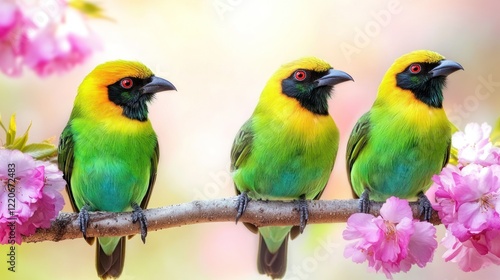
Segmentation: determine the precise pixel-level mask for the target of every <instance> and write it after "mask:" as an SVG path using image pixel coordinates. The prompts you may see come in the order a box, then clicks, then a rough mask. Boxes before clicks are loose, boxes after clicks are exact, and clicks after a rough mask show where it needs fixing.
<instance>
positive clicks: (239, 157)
mask: <svg viewBox="0 0 500 280" xmlns="http://www.w3.org/2000/svg"><path fill="white" fill-rule="evenodd" d="M253 136H254V133H253V129H252V119H249V120H248V121H246V122H245V123H244V124H243V126H242V127H241V128H240V131H238V134H236V137H235V138H234V142H233V147H232V148H231V167H230V169H231V172H232V171H235V170H237V169H238V168H239V167H240V166H241V165H242V164H243V163H244V162H245V161H246V160H247V159H248V156H249V155H250V153H251V151H252V143H253ZM234 189H235V190H236V193H237V194H238V195H239V194H240V193H241V192H240V190H239V189H238V186H237V185H236V183H235V184H234ZM243 224H244V225H245V227H246V228H247V229H249V230H250V231H251V232H253V233H257V232H258V228H257V227H256V226H254V225H253V224H250V223H243Z"/></svg>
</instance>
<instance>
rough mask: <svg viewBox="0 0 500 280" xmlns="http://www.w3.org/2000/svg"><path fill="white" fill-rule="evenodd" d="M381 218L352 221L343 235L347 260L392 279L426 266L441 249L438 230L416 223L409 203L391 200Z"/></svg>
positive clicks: (360, 215) (364, 216)
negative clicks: (351, 241)
mask: <svg viewBox="0 0 500 280" xmlns="http://www.w3.org/2000/svg"><path fill="white" fill-rule="evenodd" d="M380 215H381V216H379V217H374V216H373V215H370V214H364V213H357V214H354V215H352V216H351V217H349V219H348V221H347V228H346V229H345V230H344V232H343V237H344V239H346V240H356V241H355V242H353V243H350V244H348V245H347V246H346V248H345V250H344V257H346V258H352V260H353V261H354V262H356V263H362V262H364V261H368V266H369V267H371V268H373V269H374V270H375V271H382V272H383V273H385V275H386V277H387V278H391V279H392V273H397V272H400V271H404V272H406V271H408V270H409V269H410V268H411V266H412V265H413V264H417V265H418V266H420V267H423V266H425V264H426V263H427V262H429V261H430V260H432V256H433V253H434V250H435V249H436V247H437V241H436V236H435V233H436V229H435V228H434V226H432V225H431V224H430V223H428V222H420V221H418V220H414V219H413V216H412V215H413V213H412V211H411V208H410V206H409V204H408V202H407V201H406V200H403V199H399V198H396V197H390V198H389V199H387V201H386V203H384V205H383V206H382V208H381V209H380Z"/></svg>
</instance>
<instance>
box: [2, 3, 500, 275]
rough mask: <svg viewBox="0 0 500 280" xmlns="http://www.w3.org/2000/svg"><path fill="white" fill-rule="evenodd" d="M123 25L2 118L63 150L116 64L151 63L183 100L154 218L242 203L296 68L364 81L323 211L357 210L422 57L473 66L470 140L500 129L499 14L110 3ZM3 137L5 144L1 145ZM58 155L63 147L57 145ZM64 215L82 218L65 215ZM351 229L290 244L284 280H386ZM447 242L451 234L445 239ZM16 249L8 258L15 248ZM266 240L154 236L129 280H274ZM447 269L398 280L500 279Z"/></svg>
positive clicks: (9, 91)
mask: <svg viewBox="0 0 500 280" xmlns="http://www.w3.org/2000/svg"><path fill="white" fill-rule="evenodd" d="M100 2H101V3H100V4H101V5H102V7H103V8H104V10H105V14H106V15H107V16H109V17H110V18H112V19H113V20H114V21H107V20H97V19H93V20H91V21H90V25H91V27H92V28H93V30H94V31H95V32H96V33H97V35H98V36H99V37H100V38H101V41H102V49H101V51H98V52H96V54H95V55H93V56H92V57H91V59H89V60H87V61H86V63H84V64H83V65H80V66H78V67H76V68H75V69H73V70H72V71H70V72H68V73H66V74H61V75H54V76H50V77H48V78H40V77H38V76H36V75H35V74H34V73H33V72H31V71H29V70H26V71H25V72H24V74H23V75H22V76H21V77H19V78H9V77H6V76H4V75H0V113H1V114H2V117H3V118H4V119H5V118H7V117H8V116H10V115H11V114H12V113H17V119H18V128H19V130H23V129H25V128H26V127H27V126H28V125H29V123H30V121H32V122H33V127H32V129H31V139H30V141H41V140H43V139H45V138H48V137H52V136H54V137H56V138H57V137H58V136H59V134H60V133H61V131H62V129H63V128H64V125H65V124H66V122H67V120H68V117H69V114H70V111H71V108H72V105H73V100H74V97H75V94H76V89H77V87H78V85H79V84H80V82H81V81H82V79H83V77H84V76H85V75H86V74H87V73H88V72H89V71H91V70H92V69H93V68H94V67H95V66H96V65H97V64H99V63H102V62H104V61H107V60H113V59H131V60H139V61H141V62H143V63H145V64H146V65H148V66H149V67H150V68H151V69H152V70H153V72H154V73H155V74H156V75H157V76H160V77H163V78H166V79H168V80H169V81H171V82H172V83H173V84H175V86H176V87H177V89H178V92H165V93H159V94H158V95H157V98H156V99H155V100H154V102H153V103H152V104H151V106H150V119H151V120H152V122H153V126H154V128H155V130H156V132H157V133H158V135H159V141H160V147H161V159H160V164H159V169H158V180H157V183H156V186H155V190H154V192H153V196H152V198H151V200H150V207H160V206H164V205H171V204H178V203H182V202H187V201H192V200H195V199H213V198H219V197H229V196H233V195H234V189H233V185H232V181H231V179H230V176H229V173H228V170H229V167H228V166H229V151H230V148H231V144H232V141H233V138H234V135H235V134H236V132H237V131H238V129H239V127H240V126H241V125H242V124H243V122H244V121H245V120H246V119H247V118H248V117H249V116H250V114H251V113H252V111H253V109H254V107H255V105H256V103H257V100H258V98H259V95H260V92H261V90H262V88H263V86H264V85H265V83H266V81H267V79H268V78H269V77H270V76H271V75H272V73H273V72H274V71H275V70H276V69H277V68H278V67H279V66H280V65H281V64H283V63H286V62H288V61H291V60H294V59H296V58H299V57H302V56H307V55H314V56H318V57H320V58H323V59H324V60H326V61H328V62H330V63H331V64H332V65H333V66H334V67H335V68H336V69H341V70H343V71H346V72H348V73H349V74H351V75H352V76H353V77H354V79H355V82H354V83H351V82H349V83H342V84H340V85H338V86H336V88H335V93H334V94H333V98H332V99H331V100H330V103H329V104H330V114H331V115H332V116H333V118H334V119H335V121H336V122H337V125H338V127H339V130H340V132H341V143H340V149H339V154H338V157H337V162H336V165H335V168H334V171H333V173H332V176H331V179H330V182H329V184H328V186H327V188H326V191H325V193H324V195H323V198H324V199H334V198H342V199H347V198H350V190H349V187H348V183H347V177H346V172H345V160H344V157H345V146H346V142H347V138H348V136H349V134H350V132H351V129H352V127H353V126H354V124H355V122H356V120H357V119H358V118H359V117H360V116H361V115H362V114H363V113H364V112H365V111H367V110H368V109H369V108H370V106H371V104H372V102H373V100H374V99H375V95H376V91H377V87H378V84H379V83H380V80H381V78H382V76H383V74H384V73H385V71H386V70H387V69H388V67H389V66H390V65H391V64H392V62H393V61H394V59H395V58H397V57H399V56H400V55H402V54H404V53H407V52H410V51H412V50H416V49H430V50H434V51H437V52H439V53H441V54H443V55H444V56H446V58H449V59H452V60H455V61H457V62H459V63H461V64H462V66H463V67H464V68H465V71H459V72H456V73H454V74H452V75H451V76H450V77H449V78H448V84H447V87H446V89H445V92H444V95H445V101H444V106H445V110H446V111H447V114H448V116H449V118H450V119H451V120H452V121H454V122H455V123H456V124H457V126H459V127H460V128H463V127H464V126H465V124H466V123H467V122H471V121H475V122H488V123H490V124H493V123H494V122H495V120H496V119H497V118H498V117H499V116H500V110H499V108H500V94H499V93H500V55H499V54H500V17H498V13H499V11H500V4H499V2H498V1H493V0H490V1H480V2H471V1H465V0H460V1H456V0H455V1H451V0H446V1H429V0H423V1H411V2H408V1H400V0H382V1H369V0H362V1H320V0H311V1H285V0H282V1H265V0H253V1H249V0H248V1H245V0H210V1H194V0H192V1H161V0H156V1H132V0H126V1H123V0H122V1H118V0H109V1H100ZM2 137H3V135H2ZM56 141H57V140H56ZM64 211H70V207H69V205H66V206H65V208H64ZM344 228H345V224H344V223H342V224H327V225H309V226H308V227H307V229H306V231H305V233H304V234H303V235H302V236H300V237H299V238H298V239H296V240H294V241H293V242H290V243H289V251H288V254H289V255H288V256H289V260H288V272H287V275H286V277H285V279H361V278H368V277H370V278H371V279H385V276H384V275H383V274H373V273H370V272H368V271H367V265H366V264H361V265H358V264H355V263H353V262H351V261H350V260H346V259H344V257H343V249H344V246H345V244H346V242H345V241H343V240H342V236H341V233H342V230H343V229H344ZM438 229H439V230H438V239H441V238H442V237H443V234H444V230H443V228H442V226H439V227H438ZM2 249H3V248H2ZM0 251H1V252H2V254H1V255H0V279H94V278H96V273H95V269H94V254H95V248H94V247H90V246H88V245H87V244H86V243H85V242H84V241H83V240H82V239H78V240H69V241H62V242H58V243H54V242H42V243H37V244H31V243H30V244H28V243H26V244H23V245H21V246H18V264H17V272H16V273H14V274H13V273H11V272H8V271H7V266H6V264H5V261H4V259H5V258H6V257H5V256H4V254H3V252H4V250H0ZM256 251H257V237H256V236H255V235H253V234H251V233H250V232H249V231H247V230H246V228H244V226H243V225H237V226H235V225H234V223H211V224H201V225H192V226H185V227H181V228H172V229H168V230H162V231H157V232H150V233H149V235H148V238H147V243H146V244H145V245H143V244H142V242H141V241H140V238H137V237H136V238H133V239H131V240H129V242H128V244H127V256H126V261H125V269H124V272H123V274H122V277H121V279H123V280H131V279H218V280H224V279H266V277H263V276H260V275H259V274H258V273H257V270H256V253H257V252H256ZM443 252H444V250H443V248H442V247H441V246H440V247H439V248H438V250H437V252H436V254H435V256H434V261H433V262H432V263H430V264H428V265H427V266H426V267H425V268H418V267H414V268H413V269H412V270H411V271H410V272H409V273H407V274H397V275H395V276H394V278H395V279H483V280H486V279H498V275H500V267H488V268H486V269H483V270H481V271H479V272H475V273H464V272H462V271H460V270H459V268H458V266H457V265H456V264H454V263H445V262H444V261H443V260H442V258H441V256H442V253H443Z"/></svg>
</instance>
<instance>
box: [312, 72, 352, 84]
mask: <svg viewBox="0 0 500 280" xmlns="http://www.w3.org/2000/svg"><path fill="white" fill-rule="evenodd" d="M345 81H354V79H353V78H352V77H351V75H349V74H347V73H346V72H344V71H340V70H335V69H330V70H328V73H327V74H326V75H325V76H323V77H321V78H319V79H317V80H316V81H314V87H316V88H318V87H323V86H334V85H336V84H340V83H342V82H345Z"/></svg>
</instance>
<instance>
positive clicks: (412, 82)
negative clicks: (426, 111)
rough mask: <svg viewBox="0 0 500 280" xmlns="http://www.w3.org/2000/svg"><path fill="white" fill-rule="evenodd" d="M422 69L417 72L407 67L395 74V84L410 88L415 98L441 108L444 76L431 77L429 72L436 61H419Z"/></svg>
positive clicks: (444, 82)
mask: <svg viewBox="0 0 500 280" xmlns="http://www.w3.org/2000/svg"><path fill="white" fill-rule="evenodd" d="M420 65H421V67H422V70H421V71H420V73H418V74H413V73H411V72H410V70H409V67H408V68H407V69H405V71H403V72H401V73H399V74H397V75H396V83H397V86H398V87H400V88H402V89H406V90H410V91H411V92H412V93H413V95H414V96H415V98H417V99H418V100H420V101H422V102H423V103H425V104H427V105H428V106H430V107H433V108H443V87H444V86H445V85H446V77H444V76H438V77H432V75H431V74H429V71H431V70H432V69H433V68H434V67H436V66H437V65H438V63H420Z"/></svg>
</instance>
